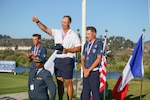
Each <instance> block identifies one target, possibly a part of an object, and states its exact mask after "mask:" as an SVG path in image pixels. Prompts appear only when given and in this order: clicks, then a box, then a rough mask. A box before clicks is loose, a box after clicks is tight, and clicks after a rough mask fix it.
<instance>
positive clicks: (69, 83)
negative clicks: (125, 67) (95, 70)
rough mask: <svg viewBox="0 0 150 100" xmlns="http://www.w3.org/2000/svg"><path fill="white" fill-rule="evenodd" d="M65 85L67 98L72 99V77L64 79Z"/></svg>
mask: <svg viewBox="0 0 150 100" xmlns="http://www.w3.org/2000/svg"><path fill="white" fill-rule="evenodd" d="M64 81H65V83H66V86H67V95H68V100H72V96H73V83H72V79H65V80H64Z"/></svg>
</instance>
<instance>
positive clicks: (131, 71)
mask: <svg viewBox="0 0 150 100" xmlns="http://www.w3.org/2000/svg"><path fill="white" fill-rule="evenodd" d="M143 76H144V69H143V34H142V35H141V37H140V39H139V40H138V42H137V44H136V47H135V48H134V51H133V52H132V55H131V56H130V58H129V61H128V63H127V64H126V66H125V68H124V70H123V72H122V75H121V76H120V77H119V79H118V81H117V83H116V85H115V87H114V89H113V91H112V94H113V97H114V98H115V100H124V99H125V97H126V94H127V91H128V87H129V82H130V81H131V80H132V79H134V78H139V77H143Z"/></svg>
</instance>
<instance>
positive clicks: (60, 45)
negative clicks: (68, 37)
mask: <svg viewBox="0 0 150 100" xmlns="http://www.w3.org/2000/svg"><path fill="white" fill-rule="evenodd" d="M51 49H55V50H60V51H63V46H62V44H60V43H58V44H56V45H55V46H54V47H52V48H51Z"/></svg>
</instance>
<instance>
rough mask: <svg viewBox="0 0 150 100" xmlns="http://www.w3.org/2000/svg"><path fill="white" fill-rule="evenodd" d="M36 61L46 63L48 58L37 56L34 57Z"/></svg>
mask: <svg viewBox="0 0 150 100" xmlns="http://www.w3.org/2000/svg"><path fill="white" fill-rule="evenodd" d="M34 62H35V63H45V62H46V59H45V58H43V57H40V56H36V57H35V59H34Z"/></svg>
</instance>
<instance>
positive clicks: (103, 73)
mask: <svg viewBox="0 0 150 100" xmlns="http://www.w3.org/2000/svg"><path fill="white" fill-rule="evenodd" d="M106 40H107V38H106V36H104V41H103V43H104V44H103V52H104V55H103V56H102V60H101V64H100V69H99V73H100V88H99V91H100V92H102V91H103V90H104V89H105V87H106V65H107V63H106V53H105V47H106Z"/></svg>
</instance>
